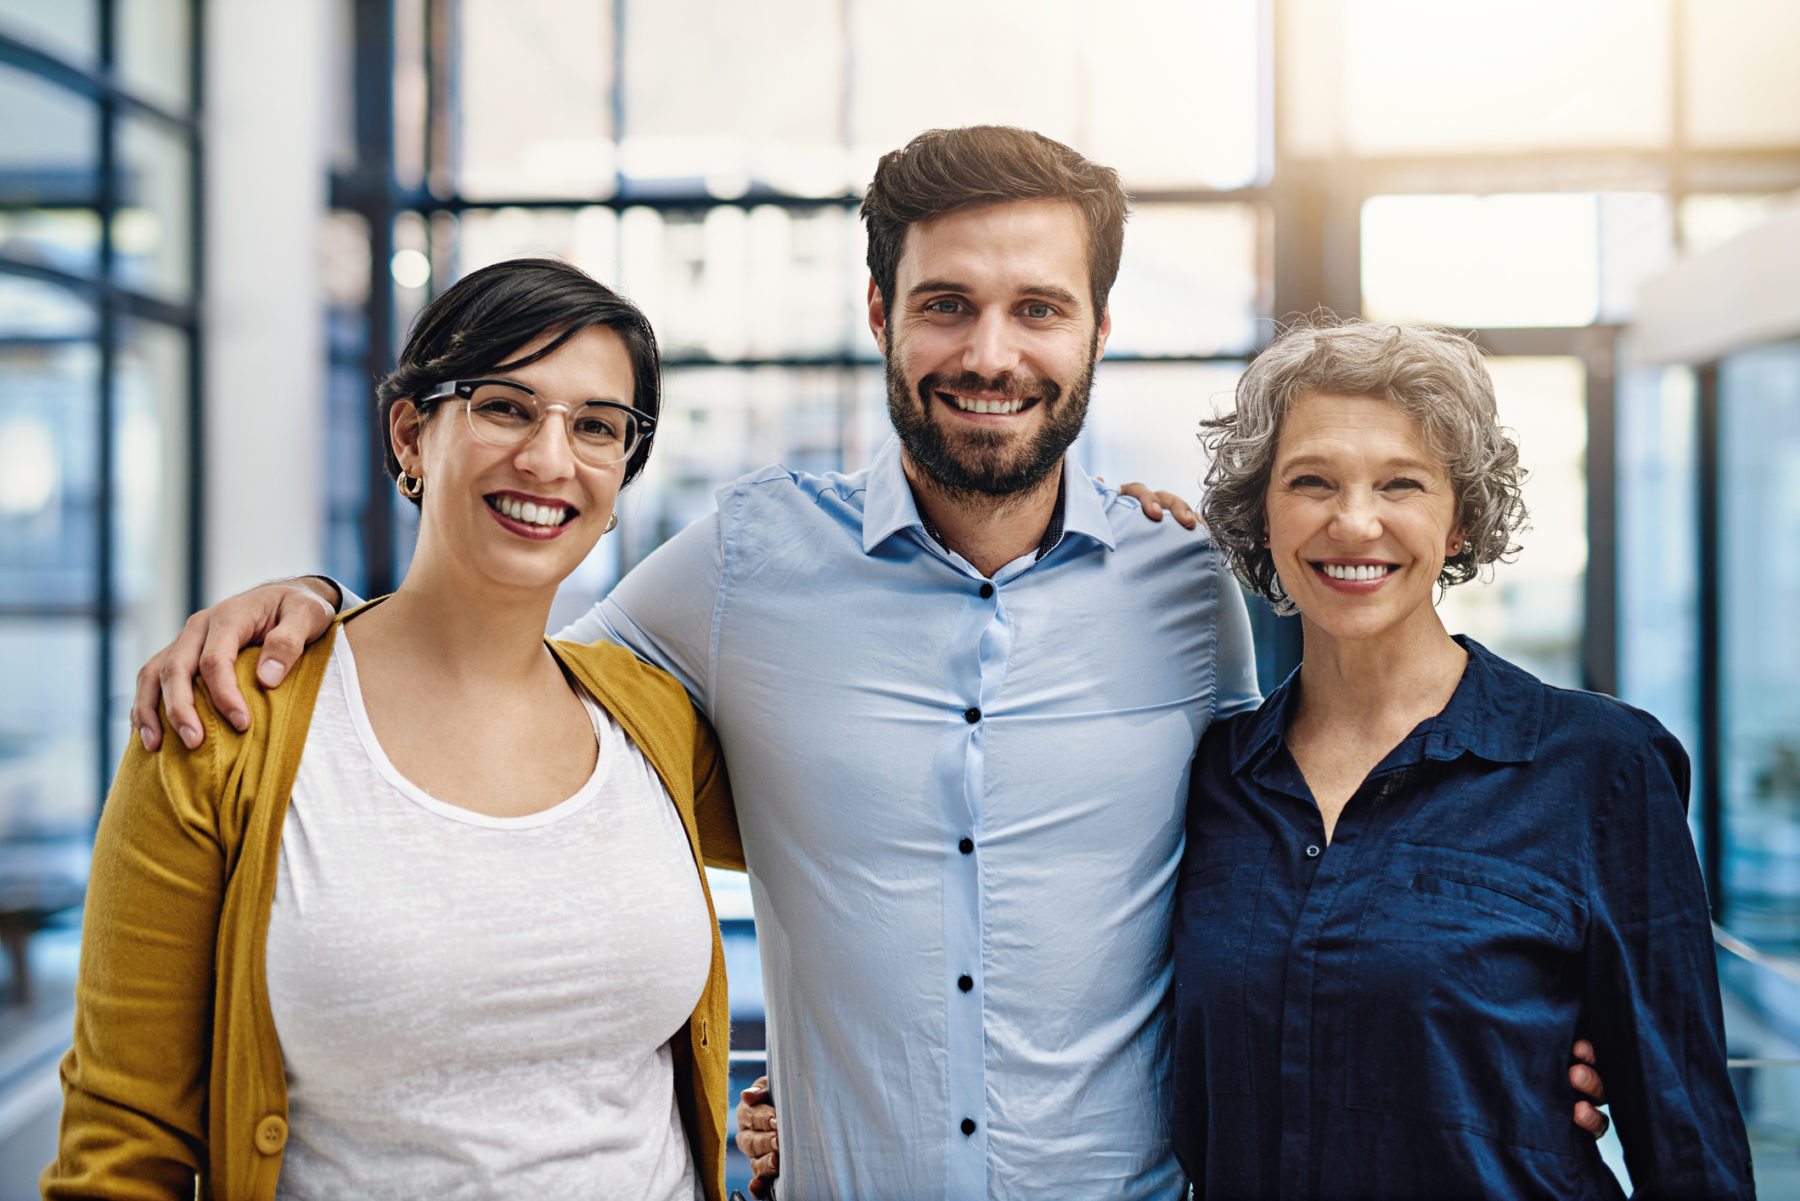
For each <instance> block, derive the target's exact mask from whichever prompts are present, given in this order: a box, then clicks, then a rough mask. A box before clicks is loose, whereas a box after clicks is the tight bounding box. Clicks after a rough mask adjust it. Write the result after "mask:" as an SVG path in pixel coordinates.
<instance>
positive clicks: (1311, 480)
mask: <svg viewBox="0 0 1800 1201" xmlns="http://www.w3.org/2000/svg"><path fill="white" fill-rule="evenodd" d="M1288 487H1290V488H1327V487H1330V485H1329V484H1327V483H1326V482H1325V481H1324V480H1322V479H1320V478H1319V477H1318V476H1316V475H1297V476H1295V477H1294V478H1293V479H1291V480H1289V481H1288Z"/></svg>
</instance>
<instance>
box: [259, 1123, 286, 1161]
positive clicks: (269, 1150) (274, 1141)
mask: <svg viewBox="0 0 1800 1201" xmlns="http://www.w3.org/2000/svg"><path fill="white" fill-rule="evenodd" d="M287 1134H288V1131H287V1123H286V1122H284V1121H282V1120H281V1119H280V1118H278V1117H274V1116H270V1117H266V1118H264V1119H263V1120H262V1121H260V1122H258V1123H257V1124H256V1149H257V1150H258V1151H261V1152H262V1153H263V1154H264V1155H276V1154H279V1153H280V1151H281V1149H282V1148H283V1147H285V1146H287Z"/></svg>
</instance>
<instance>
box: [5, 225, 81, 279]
mask: <svg viewBox="0 0 1800 1201" xmlns="http://www.w3.org/2000/svg"><path fill="white" fill-rule="evenodd" d="M0 257H5V258H9V259H16V260H18V261H20V262H26V263H37V264H41V265H43V266H46V267H54V268H56V269H57V270H58V271H67V272H70V273H71V274H74V275H92V274H94V272H95V271H97V270H98V269H99V266H100V215H99V214H98V213H96V212H94V211H93V210H91V209H36V210H33V209H15V210H14V211H12V212H9V213H0Z"/></svg>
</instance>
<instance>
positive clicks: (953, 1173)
mask: <svg viewBox="0 0 1800 1201" xmlns="http://www.w3.org/2000/svg"><path fill="white" fill-rule="evenodd" d="M968 587H969V592H970V597H969V603H970V604H971V605H972V609H971V611H970V612H969V613H968V614H967V619H966V620H965V621H963V622H960V623H958V640H959V641H960V642H962V643H963V645H960V646H957V647H955V648H954V650H953V653H952V654H951V656H950V662H951V663H952V664H953V665H956V666H955V667H954V668H953V670H954V673H955V674H954V678H953V680H952V688H953V693H952V694H953V695H954V696H956V697H957V698H958V700H959V702H960V703H961V704H962V705H963V708H962V710H961V711H960V712H958V713H955V714H953V715H951V721H952V722H953V723H955V725H956V726H959V727H960V730H958V734H959V736H960V745H959V746H958V747H957V753H956V754H955V755H954V756H953V757H951V759H950V761H949V762H948V763H947V764H945V766H946V767H947V768H948V770H946V771H944V772H943V773H942V774H941V775H940V777H939V784H940V787H941V788H942V789H943V792H944V795H942V796H941V797H940V805H939V811H940V812H941V813H942V814H943V815H944V827H943V830H942V834H941V837H942V840H943V843H944V860H943V861H944V1007H945V1013H944V1029H945V1035H946V1037H945V1051H946V1054H947V1059H948V1062H947V1076H948V1080H947V1083H948V1086H949V1088H948V1098H947V1099H948V1102H949V1110H948V1113H947V1114H946V1118H947V1123H948V1127H949V1128H948V1129H947V1130H946V1132H945V1138H946V1139H947V1141H948V1144H949V1145H948V1155H947V1156H946V1159H947V1167H948V1179H947V1181H946V1185H947V1189H946V1195H947V1196H949V1197H952V1198H981V1197H985V1196H986V1195H987V1148H988V1121H987V1119H988V1105H987V1040H986V999H985V997H986V982H985V980H984V977H983V964H984V956H983V951H984V948H985V947H986V943H987V938H986V905H985V890H984V887H983V870H982V866H983V858H984V856H985V854H986V848H985V847H984V846H983V845H982V833H983V831H982V807H983V799H984V796H985V790H986V766H987V751H988V742H989V738H990V737H991V734H990V730H989V726H990V721H989V716H988V713H987V707H988V706H989V705H990V704H991V703H992V702H993V701H994V699H995V698H996V697H997V696H998V695H999V691H1000V687H1001V684H1002V682H1003V679H1004V675H1005V671H1006V664H1007V660H1008V656H1009V652H1010V650H1011V645H1012V627H1011V624H1010V622H1009V621H1008V619H1007V614H1006V606H1005V604H1004V601H1003V597H1002V586H1001V585H1000V584H998V583H996V582H994V581H991V580H986V579H982V578H980V577H979V576H977V577H975V578H973V579H971V580H970V581H969V585H968ZM953 728H954V727H953Z"/></svg>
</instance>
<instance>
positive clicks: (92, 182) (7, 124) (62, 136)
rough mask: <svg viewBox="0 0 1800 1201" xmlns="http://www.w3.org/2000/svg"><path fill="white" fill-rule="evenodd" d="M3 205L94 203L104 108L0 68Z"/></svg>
mask: <svg viewBox="0 0 1800 1201" xmlns="http://www.w3.org/2000/svg"><path fill="white" fill-rule="evenodd" d="M0 113H5V114H6V120H4V121H0V201H6V202H9V203H13V204H24V205H31V204H92V203H93V202H94V198H95V196H96V194H97V193H98V191H99V188H98V175H97V174H96V171H97V165H98V163H99V161H100V147H99V119H100V118H99V109H98V107H97V106H96V105H95V104H94V103H93V102H92V101H90V100H85V99H83V98H81V97H79V96H77V95H75V94H74V93H73V92H69V91H65V90H64V89H62V88H59V87H54V86H52V85H51V84H49V83H46V82H45V81H44V80H42V79H38V78H35V77H33V76H31V75H27V74H26V73H25V72H23V71H20V70H18V69H16V68H14V67H9V66H5V65H0Z"/></svg>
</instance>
